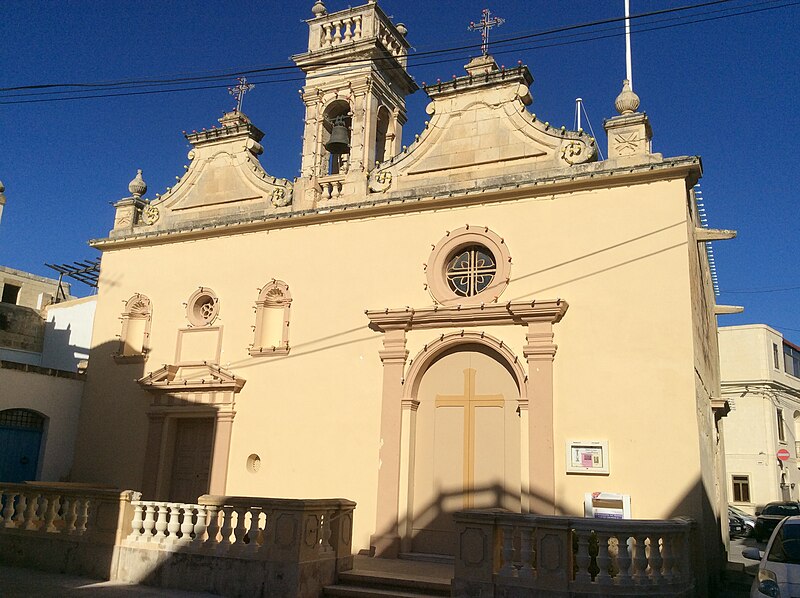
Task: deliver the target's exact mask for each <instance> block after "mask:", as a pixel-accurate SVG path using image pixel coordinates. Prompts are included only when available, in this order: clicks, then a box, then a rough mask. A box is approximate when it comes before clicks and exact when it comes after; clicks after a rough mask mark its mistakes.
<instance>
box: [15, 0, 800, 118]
mask: <svg viewBox="0 0 800 598" xmlns="http://www.w3.org/2000/svg"><path fill="white" fill-rule="evenodd" d="M731 1H733V0H717V1H716V2H708V3H704V4H698V5H693V6H691V7H679V8H675V9H668V10H662V11H654V12H652V13H643V14H641V15H633V16H632V17H631V18H641V17H644V16H650V15H654V14H664V13H667V12H676V11H679V10H687V9H689V8H697V7H703V6H708V5H713V4H721V3H727V2H731ZM779 1H780V0H767V1H765V2H759V3H753V4H749V5H745V6H739V7H731V8H729V9H723V10H728V11H735V10H738V12H730V13H729V14H722V15H719V14H717V15H716V16H708V17H697V15H692V16H688V15H687V17H673V18H671V19H662V20H661V21H664V20H676V19H683V20H682V22H678V23H671V24H667V25H660V26H654V27H639V28H637V29H636V30H635V33H644V32H651V31H658V30H663V29H671V28H674V27H680V26H685V25H692V24H697V23H703V22H709V21H716V20H720V19H727V18H731V17H737V16H743V15H748V14H753V13H758V12H765V11H772V10H778V9H781V8H787V7H791V6H796V5H798V4H800V1H793V2H783V3H782V4H779V5H776V6H762V5H764V4H774V3H775V2H779ZM752 6H761V8H754V9H752V10H741V9H742V8H747V7H752ZM719 12H722V11H721V10H714V11H707V12H706V13H700V14H701V15H705V14H713V13H719ZM622 20H624V18H618V19H605V20H603V21H595V22H592V23H584V24H580V25H572V26H569V27H562V28H559V29H554V30H549V31H545V32H540V33H534V34H529V35H524V36H517V37H512V38H506V39H505V40H498V41H497V42H496V43H495V47H496V46H498V45H501V44H503V43H506V44H508V43H511V42H517V41H518V40H521V39H531V38H534V37H545V36H548V35H553V34H554V33H559V32H564V31H570V30H574V29H579V28H585V27H589V26H594V25H598V24H600V25H602V24H607V23H610V22H619V21H622ZM656 22H659V21H656ZM607 30H608V28H606V29H604V30H601V31H607ZM578 35H582V34H578ZM622 35H624V32H615V33H609V34H604V35H594V36H591V37H585V38H583V39H577V40H571V41H560V42H559V41H557V40H559V39H564V38H568V37H575V36H576V35H575V34H572V35H567V36H560V37H551V38H549V39H545V40H541V41H542V42H553V43H539V44H537V45H526V46H521V45H520V44H514V45H516V46H518V47H516V48H514V49H508V50H502V51H499V52H497V51H495V52H493V54H494V55H495V56H500V55H504V54H509V53H512V52H519V51H522V50H530V51H533V50H540V49H544V48H552V47H558V46H565V45H572V44H577V43H586V42H590V41H597V40H601V39H608V38H613V37H620V36H622ZM475 47H476V46H475V45H469V46H459V47H454V48H444V49H440V50H434V51H430V52H425V53H417V54H414V55H412V56H409V57H408V58H409V63H413V65H412V64H409V67H411V66H414V67H419V66H427V65H433V64H446V63H450V62H457V61H461V60H463V57H462V56H457V57H453V58H446V59H435V60H428V61H417V58H418V57H420V56H422V55H431V56H432V55H436V54H445V53H452V52H456V51H462V50H465V49H474V48H475ZM385 60H392V61H393V60H394V59H385ZM360 62H371V60H366V61H353V62H351V63H347V64H346V65H343V68H342V70H341V71H340V73H346V72H348V71H349V70H352V69H354V68H357V67H358V64H359V63H360ZM330 64H342V63H341V62H337V63H330ZM402 68H405V67H403V66H401V65H397V64H395V65H392V66H390V67H389V69H388V70H391V69H402ZM290 69H291V70H296V69H297V67H296V66H294V65H291V66H281V67H269V68H263V69H250V70H243V71H235V72H230V73H226V74H224V75H215V76H207V77H192V78H183V79H174V80H168V79H157V80H152V81H154V82H153V83H148V82H147V81H148V80H139V81H136V80H128V81H124V82H111V83H103V84H48V85H40V86H21V87H9V88H0V92H3V91H4V90H8V91H12V90H15V91H19V90H23V89H34V88H38V89H42V88H50V87H62V86H64V87H69V86H76V85H79V86H81V87H82V88H81V89H77V90H62V91H49V92H34V93H29V94H25V93H23V94H7V95H0V99H2V98H10V97H22V98H25V99H20V100H12V101H0V104H27V103H41V102H57V101H67V100H82V99H95V98H109V97H127V96H138V95H153V94H163V93H176V92H185V91H198V90H208V89H222V88H227V87H228V85H229V80H230V76H233V75H241V74H251V73H255V76H253V78H252V80H254V81H256V82H257V83H259V84H271V83H285V82H292V81H312V80H313V79H314V78H315V76H314V75H310V76H307V77H306V76H297V77H284V78H272V79H270V78H267V77H269V75H268V74H267V72H273V71H277V70H281V71H283V70H290ZM258 73H262V74H260V75H259V74H258ZM330 74H331V73H329V72H328V73H325V75H320V76H329V75H330ZM217 80H220V81H222V80H224V81H225V83H220V84H218V85H205V86H188V87H187V86H182V87H173V88H168V89H145V90H143V91H128V92H123V93H103V94H101V93H92V92H97V91H112V92H113V91H115V90H116V89H126V88H133V89H136V88H139V87H151V86H157V85H163V86H166V85H169V84H172V85H175V84H177V85H182V84H184V83H186V82H204V81H209V82H210V81H217ZM92 86H94V87H92ZM84 87H85V89H84ZM80 93H83V94H84V95H77V94H80ZM64 94H76V95H64ZM42 95H60V96H62V97H56V98H41V97H38V96H42Z"/></svg>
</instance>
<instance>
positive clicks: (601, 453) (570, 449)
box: [567, 440, 609, 475]
mask: <svg viewBox="0 0 800 598" xmlns="http://www.w3.org/2000/svg"><path fill="white" fill-rule="evenodd" d="M608 472H609V469H608V441H607V440H568V441H567V473H593V474H600V475H608Z"/></svg>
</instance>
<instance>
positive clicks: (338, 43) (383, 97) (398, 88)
mask: <svg viewBox="0 0 800 598" xmlns="http://www.w3.org/2000/svg"><path fill="white" fill-rule="evenodd" d="M312 12H313V13H314V17H313V18H312V19H310V20H308V21H307V22H308V28H309V37H308V51H307V52H305V53H304V54H298V55H296V56H293V57H292V59H293V60H294V62H295V64H297V66H298V67H300V68H301V69H302V70H303V72H304V73H305V74H306V82H305V86H304V87H303V89H301V90H300V93H301V96H302V98H303V102H304V103H305V106H306V114H305V129H304V132H303V157H302V162H301V172H300V180H302V181H303V182H304V183H305V184H304V185H303V186H304V187H305V190H304V192H303V193H302V197H296V200H299V201H302V203H303V207H306V208H310V207H316V206H318V205H323V204H325V203H331V202H333V203H350V202H352V201H357V199H356V198H357V197H365V196H366V189H367V176H366V175H367V173H368V172H369V171H370V170H371V169H372V168H374V167H375V165H376V164H377V163H380V162H383V161H385V160H387V159H388V158H390V157H391V156H394V155H396V154H397V153H399V152H400V139H401V132H402V128H403V124H405V122H406V120H407V117H406V107H405V97H406V96H407V95H408V94H410V93H412V92H414V91H416V90H417V89H418V88H417V85H416V83H414V80H413V79H412V78H411V76H410V75H409V74H408V71H407V70H406V63H407V56H408V47H409V44H408V42H407V41H406V38H405V35H406V33H407V30H406V28H405V27H404V26H403V25H402V24H398V25H394V24H393V23H392V22H391V21H390V20H389V17H387V16H386V14H385V13H384V12H383V11H382V10H381V9H380V7H379V6H378V5H377V3H376V2H375V1H374V0H370V2H368V3H367V4H365V5H363V6H358V7H355V8H348V9H346V10H342V11H339V12H335V13H330V14H329V13H328V12H327V10H326V8H325V5H324V4H323V2H322V0H316V3H315V4H314V6H313V8H312ZM298 182H299V181H298ZM298 207H299V206H298Z"/></svg>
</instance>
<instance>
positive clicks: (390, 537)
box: [370, 328, 408, 558]
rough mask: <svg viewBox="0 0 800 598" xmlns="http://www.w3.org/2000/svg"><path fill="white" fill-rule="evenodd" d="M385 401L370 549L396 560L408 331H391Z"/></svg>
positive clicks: (386, 357) (385, 352) (386, 339)
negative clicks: (376, 498) (402, 403)
mask: <svg viewBox="0 0 800 598" xmlns="http://www.w3.org/2000/svg"><path fill="white" fill-rule="evenodd" d="M379 355H380V358H381V362H382V363H383V398H382V401H381V439H380V449H379V453H378V454H379V460H378V502H377V508H376V511H377V514H376V518H375V533H374V534H373V535H372V537H371V538H370V545H371V546H372V548H373V549H374V551H375V556H379V557H385V558H395V557H397V555H398V553H399V551H400V536H399V534H398V521H397V519H398V496H399V493H400V432H401V421H402V413H401V405H400V403H401V400H402V398H403V372H404V369H405V364H406V359H408V350H407V349H406V331H405V329H404V328H401V329H396V330H387V331H386V333H385V334H384V337H383V350H382V351H380V353H379Z"/></svg>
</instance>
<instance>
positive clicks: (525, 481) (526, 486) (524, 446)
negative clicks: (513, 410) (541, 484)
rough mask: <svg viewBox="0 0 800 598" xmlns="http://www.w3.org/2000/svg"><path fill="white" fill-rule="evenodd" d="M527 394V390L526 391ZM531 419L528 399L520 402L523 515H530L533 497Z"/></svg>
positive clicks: (521, 502)
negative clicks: (530, 444) (530, 440)
mask: <svg viewBox="0 0 800 598" xmlns="http://www.w3.org/2000/svg"><path fill="white" fill-rule="evenodd" d="M526 392H527V389H526ZM529 421H530V418H529V413H528V399H520V400H519V450H520V459H519V468H520V472H519V485H520V490H521V492H520V494H521V497H520V498H521V501H520V507H521V509H522V512H523V513H530V512H531V509H530V504H529V503H530V495H531V479H530V476H531V469H530V468H531V465H530V460H531V450H530V446H529V439H528V434H529V431H528V430H529V426H530V423H529Z"/></svg>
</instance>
